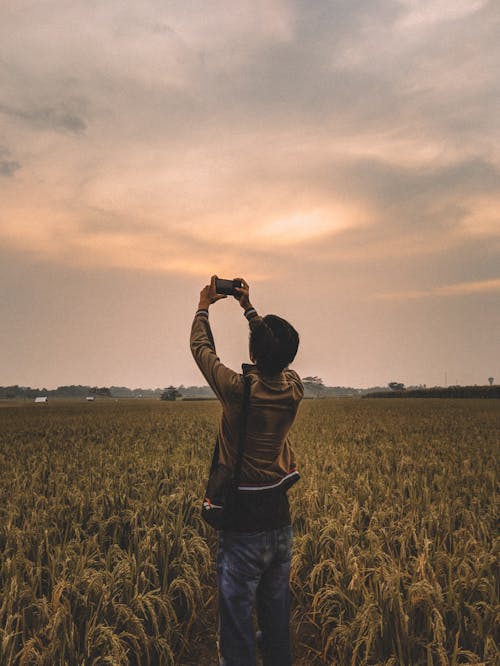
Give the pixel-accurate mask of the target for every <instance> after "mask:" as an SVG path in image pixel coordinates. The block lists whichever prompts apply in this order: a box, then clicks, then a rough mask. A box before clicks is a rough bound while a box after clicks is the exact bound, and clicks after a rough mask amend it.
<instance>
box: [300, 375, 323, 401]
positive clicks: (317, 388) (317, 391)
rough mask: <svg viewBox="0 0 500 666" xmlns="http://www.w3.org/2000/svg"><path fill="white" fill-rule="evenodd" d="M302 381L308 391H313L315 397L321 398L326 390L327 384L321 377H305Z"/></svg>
mask: <svg viewBox="0 0 500 666" xmlns="http://www.w3.org/2000/svg"><path fill="white" fill-rule="evenodd" d="M302 383H303V384H304V389H305V390H306V392H307V393H312V394H313V396H314V397H315V398H319V396H320V395H321V394H322V393H323V391H324V390H325V385H324V383H323V380H322V379H321V377H316V376H315V377H304V378H303V380H302Z"/></svg>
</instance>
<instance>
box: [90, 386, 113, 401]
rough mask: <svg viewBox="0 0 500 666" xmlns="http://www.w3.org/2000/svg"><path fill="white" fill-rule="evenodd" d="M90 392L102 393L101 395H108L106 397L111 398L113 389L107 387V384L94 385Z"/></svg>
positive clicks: (94, 393)
mask: <svg viewBox="0 0 500 666" xmlns="http://www.w3.org/2000/svg"><path fill="white" fill-rule="evenodd" d="M89 393H90V394H92V395H100V396H104V397H106V398H110V397H111V389H109V388H106V387H105V386H101V387H98V386H93V387H92V388H91V389H90V391H89Z"/></svg>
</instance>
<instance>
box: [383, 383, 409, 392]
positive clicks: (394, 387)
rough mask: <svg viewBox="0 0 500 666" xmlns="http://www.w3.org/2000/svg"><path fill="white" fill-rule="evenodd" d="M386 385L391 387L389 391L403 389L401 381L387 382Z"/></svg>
mask: <svg viewBox="0 0 500 666" xmlns="http://www.w3.org/2000/svg"><path fill="white" fill-rule="evenodd" d="M387 386H388V387H389V388H390V389H391V391H404V389H405V385H404V384H402V383H401V382H389V384H388V385H387Z"/></svg>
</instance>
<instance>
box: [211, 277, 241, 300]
mask: <svg viewBox="0 0 500 666" xmlns="http://www.w3.org/2000/svg"><path fill="white" fill-rule="evenodd" d="M242 286H243V282H242V281H241V280H222V279H220V278H215V293H216V294H226V295H227V296H235V295H236V292H235V291H234V290H235V288H236V287H242Z"/></svg>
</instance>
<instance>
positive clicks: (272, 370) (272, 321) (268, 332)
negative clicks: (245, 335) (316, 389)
mask: <svg viewBox="0 0 500 666" xmlns="http://www.w3.org/2000/svg"><path fill="white" fill-rule="evenodd" d="M298 347H299V334H298V333H297V331H296V330H295V329H294V327H293V326H292V325H291V324H289V323H288V322H287V321H286V320H285V319H282V318H281V317H278V316H277V315H266V316H265V317H263V318H262V320H261V321H260V322H259V323H258V325H257V326H254V327H253V328H252V330H251V333H250V354H251V356H252V357H253V358H254V360H255V363H256V364H257V368H258V369H259V370H260V372H262V374H264V375H274V374H277V373H278V372H281V371H282V370H283V369H284V368H286V366H287V365H289V364H290V363H291V362H292V361H293V359H294V358H295V355H296V354H297V349H298Z"/></svg>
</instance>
